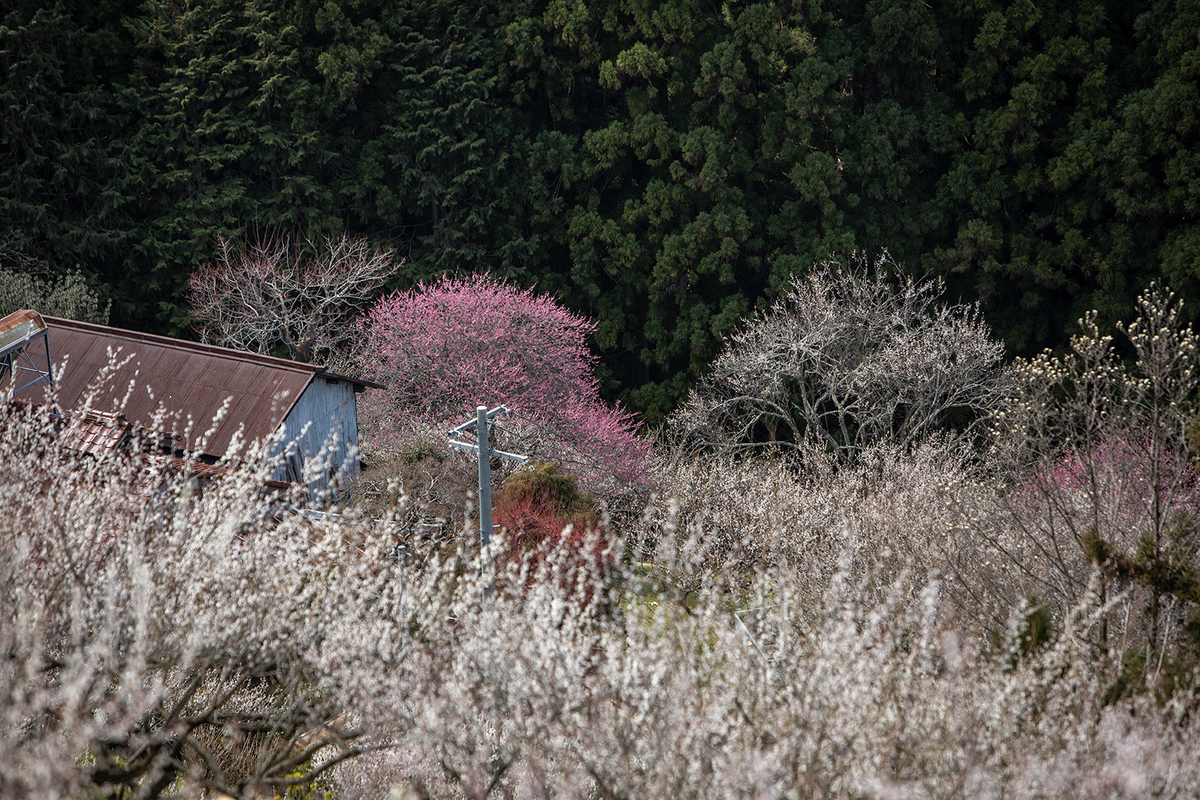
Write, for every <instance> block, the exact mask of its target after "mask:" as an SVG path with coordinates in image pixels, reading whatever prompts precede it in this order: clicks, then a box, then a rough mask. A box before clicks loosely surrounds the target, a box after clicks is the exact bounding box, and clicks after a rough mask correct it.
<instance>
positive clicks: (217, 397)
mask: <svg viewBox="0 0 1200 800" xmlns="http://www.w3.org/2000/svg"><path fill="white" fill-rule="evenodd" d="M45 321H46V325H47V328H48V331H49V337H50V357H51V358H52V359H53V360H54V363H55V365H60V364H61V362H62V361H63V360H64V359H66V361H67V364H66V368H65V369H64V370H63V372H62V374H61V375H60V376H57V377H58V387H57V388H58V403H59V405H60V406H61V407H62V408H63V409H68V410H69V409H75V408H77V407H78V406H80V405H81V404H82V403H83V402H84V400H85V398H86V397H87V396H88V394H89V391H93V390H94V391H96V394H95V396H94V398H93V399H92V403H91V407H92V408H93V409H95V410H97V411H101V412H106V413H113V412H117V413H122V414H123V415H124V417H125V418H126V419H128V420H129V421H130V422H132V423H134V424H137V425H141V426H149V425H150V424H151V423H152V421H153V417H154V415H155V413H156V412H157V411H158V410H159V408H160V407H161V408H162V409H165V410H166V411H167V412H168V413H170V414H175V415H178V419H176V420H174V421H173V422H168V423H167V426H168V429H169V430H168V431H167V432H168V433H173V434H174V435H175V436H176V437H177V438H176V443H177V446H178V447H185V448H188V449H192V448H195V447H197V438H198V437H199V436H200V435H202V434H204V433H205V431H207V430H208V429H209V428H210V427H212V420H213V418H214V416H215V415H216V414H217V413H218V411H219V410H220V408H221V406H222V404H224V402H225V400H226V398H229V399H230V405H229V412H228V414H227V415H226V416H225V417H224V419H223V420H222V421H221V422H220V423H218V424H217V426H216V429H215V431H214V432H213V435H212V436H211V437H210V438H209V441H208V442H207V444H206V445H205V446H204V447H203V450H202V452H204V453H205V454H208V455H212V456H217V457H220V456H223V455H224V454H225V451H226V449H227V448H228V447H229V443H230V441H231V440H232V438H233V436H234V434H235V433H236V432H237V430H238V429H239V428H241V429H242V430H243V434H242V435H243V438H244V439H245V440H247V441H249V440H253V439H260V438H263V437H265V436H269V435H270V434H272V433H274V432H275V431H276V430H277V429H278V428H279V426H280V425H281V424H282V423H283V421H284V419H285V418H286V417H287V415H288V413H289V412H290V411H291V410H292V407H293V406H294V405H295V403H296V401H297V400H298V399H299V398H300V395H301V394H303V393H304V390H305V389H306V388H308V385H309V383H310V382H311V381H312V379H313V378H314V377H315V376H317V375H324V376H325V377H329V378H331V379H337V380H346V381H350V382H352V383H355V384H357V385H360V386H361V385H367V384H365V383H364V382H363V381H356V380H353V379H350V378H346V377H343V376H337V375H330V374H327V373H325V372H324V370H323V368H321V367H318V366H315V365H313V364H304V363H300V362H297V361H287V360H285V359H281V358H272V357H270V356H261V355H257V354H254V353H244V352H241V351H238V350H230V349H228V348H225V347H216V346H214V345H206V344H197V343H195V342H187V341H183V340H180V339H171V338H168V337H166V336H154V335H152V334H147V333H138V332H136V331H127V330H122V329H120V328H111V327H108V326H105V325H94V324H91V323H86V322H76V321H74V320H67V319H58V318H56V317H45ZM42 358H43V359H44V356H43V357H42ZM110 364H115V365H116V366H115V369H112V370H110ZM131 383H132V385H133V388H132V390H130V385H131ZM127 394H128V399H127V400H125V399H124V398H125V397H126V395H127ZM122 403H124V404H123V406H122ZM189 415H190V416H191V418H192V419H193V420H195V425H194V426H193V430H192V434H191V436H190V441H187V442H185V441H183V437H182V434H183V433H184V427H185V426H186V425H187V418H188V416H189Z"/></svg>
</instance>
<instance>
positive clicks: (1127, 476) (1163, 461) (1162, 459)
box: [1010, 435, 1200, 539]
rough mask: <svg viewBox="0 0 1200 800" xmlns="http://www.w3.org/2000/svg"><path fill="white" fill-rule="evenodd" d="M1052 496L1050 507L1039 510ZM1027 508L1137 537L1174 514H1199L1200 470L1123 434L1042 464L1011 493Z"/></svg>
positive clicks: (1177, 454) (1178, 454)
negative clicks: (1075, 517)
mask: <svg viewBox="0 0 1200 800" xmlns="http://www.w3.org/2000/svg"><path fill="white" fill-rule="evenodd" d="M1042 498H1045V499H1051V498H1052V499H1053V501H1054V502H1053V504H1052V505H1053V506H1054V508H1052V509H1043V506H1044V505H1045V501H1044V500H1043V499H1042ZM1010 501H1011V502H1012V503H1013V505H1014V506H1015V507H1017V508H1024V509H1025V510H1026V511H1027V512H1035V511H1036V510H1038V509H1041V510H1042V512H1043V513H1045V512H1049V513H1056V514H1072V515H1074V514H1079V515H1081V516H1083V517H1085V518H1087V519H1090V520H1092V521H1094V522H1096V523H1097V524H1098V525H1099V526H1100V528H1101V531H1100V532H1101V533H1102V534H1105V535H1115V536H1117V538H1118V539H1125V538H1130V539H1132V538H1136V536H1138V535H1140V534H1142V533H1145V532H1147V531H1149V530H1151V529H1154V528H1155V527H1157V526H1156V524H1155V521H1156V520H1159V521H1168V520H1170V519H1171V518H1173V517H1175V516H1177V515H1179V514H1189V515H1193V516H1194V515H1196V514H1198V513H1200V472H1198V471H1197V470H1196V467H1195V466H1194V465H1192V464H1191V463H1190V461H1189V460H1188V458H1187V455H1186V453H1184V452H1182V451H1179V450H1177V449H1176V450H1172V449H1167V448H1165V447H1164V446H1163V443H1162V442H1160V441H1158V440H1155V439H1150V438H1147V437H1145V436H1137V435H1128V436H1123V437H1113V438H1109V439H1105V440H1102V441H1100V442H1099V443H1097V444H1095V445H1093V446H1091V447H1078V448H1074V449H1072V450H1070V451H1069V452H1067V453H1065V454H1064V455H1062V456H1061V457H1060V458H1059V459H1058V460H1057V461H1056V462H1053V463H1050V464H1047V465H1044V466H1043V467H1042V468H1041V469H1040V470H1039V471H1038V472H1037V473H1036V474H1035V476H1034V477H1033V478H1032V479H1031V481H1030V482H1029V483H1028V484H1026V485H1023V486H1021V487H1019V488H1018V489H1017V490H1016V491H1014V492H1012V493H1011V494H1010Z"/></svg>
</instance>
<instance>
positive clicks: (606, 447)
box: [359, 275, 650, 495]
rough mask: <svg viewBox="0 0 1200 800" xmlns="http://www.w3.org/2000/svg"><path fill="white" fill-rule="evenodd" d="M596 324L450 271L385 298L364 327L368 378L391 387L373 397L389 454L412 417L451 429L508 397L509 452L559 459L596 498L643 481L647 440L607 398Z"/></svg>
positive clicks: (539, 298) (368, 417)
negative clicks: (594, 347)
mask: <svg viewBox="0 0 1200 800" xmlns="http://www.w3.org/2000/svg"><path fill="white" fill-rule="evenodd" d="M593 328H594V324H593V323H592V322H590V321H588V320H587V319H585V318H583V317H581V316H578V315H576V314H574V313H572V312H571V311H569V310H568V309H566V308H564V307H563V306H561V305H559V303H558V302H556V301H555V300H554V299H553V298H551V297H547V296H544V295H537V294H535V293H534V292H533V291H532V290H522V289H517V288H514V287H512V286H508V285H506V284H504V283H502V282H501V281H498V280H496V279H495V278H492V277H490V276H487V275H476V276H471V277H466V278H450V277H446V278H442V279H441V280H439V281H437V282H435V283H431V284H420V285H418V286H416V287H415V288H413V289H411V290H409V291H406V292H397V293H395V294H392V295H389V296H386V297H384V298H382V299H381V300H379V301H378V302H377V303H376V304H375V305H374V306H373V307H372V308H371V309H370V311H369V313H368V314H367V317H366V319H365V321H364V322H363V324H362V333H363V347H362V350H361V352H360V355H359V359H360V368H361V371H362V373H363V374H364V375H365V376H366V377H368V378H371V379H373V380H376V381H378V382H380V383H382V384H383V385H384V386H385V387H386V389H385V390H384V391H383V392H379V393H377V394H376V395H375V396H374V397H373V398H370V399H368V400H367V402H366V403H364V411H363V417H364V429H365V432H366V433H368V434H369V438H371V440H372V444H373V445H374V446H375V447H377V448H379V449H381V450H384V451H386V450H388V449H389V448H392V449H395V448H398V447H400V446H401V445H402V443H403V440H404V438H405V435H406V434H405V431H410V430H412V429H413V427H414V422H413V420H420V421H424V422H425V423H429V424H428V425H427V427H428V428H430V429H434V430H437V429H438V427H437V426H441V427H442V428H443V429H444V427H445V423H454V422H458V421H461V420H462V419H466V418H467V416H470V415H473V414H474V410H475V407H476V406H477V405H487V406H489V407H494V406H497V405H500V404H504V405H506V406H508V407H509V409H511V410H512V412H513V413H512V414H511V415H510V416H509V417H507V418H506V419H505V420H504V423H503V428H502V430H503V432H504V435H507V436H508V437H510V438H509V439H506V441H507V442H508V443H509V446H510V447H513V448H516V449H518V450H519V452H522V453H524V454H528V455H532V456H537V457H539V458H542V459H546V460H551V461H555V462H558V463H560V464H561V465H562V466H563V467H564V468H565V469H566V470H568V471H569V472H571V473H572V474H575V475H577V476H578V477H579V479H580V482H581V485H582V486H583V487H584V488H586V489H587V490H588V491H591V492H594V493H598V494H602V495H603V494H613V493H618V492H621V491H624V490H626V489H629V488H632V487H636V486H639V485H641V484H642V483H644V482H645V480H646V474H647V462H648V457H649V447H650V446H649V444H648V443H647V442H646V440H645V439H643V438H641V437H639V436H638V435H637V433H636V425H635V423H634V421H633V417H632V415H631V414H629V413H627V412H624V411H622V410H620V409H619V408H617V409H614V408H610V407H608V406H607V405H605V404H604V402H603V401H602V400H601V399H600V395H599V385H598V384H597V382H596V379H595V378H594V377H593V369H594V367H595V364H596V358H595V356H594V355H592V353H591V352H590V351H589V349H588V346H587V337H588V335H589V334H590V333H591V332H592V330H593Z"/></svg>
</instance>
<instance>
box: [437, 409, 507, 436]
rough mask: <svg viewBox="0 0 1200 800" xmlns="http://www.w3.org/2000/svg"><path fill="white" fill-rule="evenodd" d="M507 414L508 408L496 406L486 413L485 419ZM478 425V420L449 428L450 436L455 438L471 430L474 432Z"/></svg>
mask: <svg viewBox="0 0 1200 800" xmlns="http://www.w3.org/2000/svg"><path fill="white" fill-rule="evenodd" d="M507 413H508V406H496V407H495V408H493V409H492V410H491V411H489V412H487V418H488V419H495V418H496V416H497V415H498V414H507ZM478 425H479V420H478V419H471V420H467V421H466V422H464V423H463V424H462V425H459V426H458V427H455V428H451V429H450V435H451V436H457V435H459V434H460V433H466V432H467V431H473V430H475V428H476V427H477V426H478Z"/></svg>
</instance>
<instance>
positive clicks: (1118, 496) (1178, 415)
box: [980, 287, 1200, 672]
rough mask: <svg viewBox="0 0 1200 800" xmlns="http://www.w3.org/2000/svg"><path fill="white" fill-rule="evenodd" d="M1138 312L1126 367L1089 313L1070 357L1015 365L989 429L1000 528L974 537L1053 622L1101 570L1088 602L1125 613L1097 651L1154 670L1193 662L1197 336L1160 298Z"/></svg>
mask: <svg viewBox="0 0 1200 800" xmlns="http://www.w3.org/2000/svg"><path fill="white" fill-rule="evenodd" d="M1139 312H1140V313H1139V316H1138V318H1137V319H1136V320H1135V321H1133V322H1131V323H1130V324H1129V325H1127V326H1120V328H1119V329H1120V331H1121V333H1122V334H1123V335H1124V337H1125V338H1126V339H1127V342H1128V345H1129V347H1130V349H1131V351H1132V353H1133V356H1134V357H1133V358H1132V359H1126V358H1124V357H1123V356H1122V354H1120V353H1118V352H1117V350H1116V348H1115V347H1114V344H1113V339H1112V337H1110V336H1106V335H1103V334H1102V333H1101V332H1100V330H1099V328H1098V326H1097V325H1096V319H1095V315H1094V314H1092V315H1088V316H1087V317H1085V318H1084V319H1083V320H1081V321H1080V323H1081V327H1082V332H1081V333H1080V335H1078V336H1076V337H1075V338H1074V339H1073V340H1072V350H1071V352H1069V353H1066V354H1063V355H1055V354H1051V353H1044V354H1042V355H1040V356H1038V357H1036V358H1033V359H1030V360H1028V361H1018V362H1017V363H1016V364H1015V365H1014V368H1013V371H1012V372H1013V376H1014V378H1015V382H1016V388H1017V392H1016V393H1015V395H1014V397H1013V398H1011V399H1010V400H1009V401H1008V402H1006V403H1005V404H1003V405H1002V406H1001V407H1000V408H999V409H997V411H996V412H995V414H994V415H993V418H992V425H993V435H994V446H993V449H992V453H991V463H992V466H993V469H994V470H995V471H996V473H997V474H998V475H999V476H1000V477H1001V478H1002V480H1003V482H1004V484H1005V486H1004V491H1002V492H1000V493H998V494H997V495H996V500H997V503H996V506H997V508H996V513H997V514H998V515H999V521H998V524H993V525H992V527H991V529H989V530H983V529H981V530H980V533H981V536H980V538H981V540H982V542H983V543H984V545H985V546H986V547H988V548H990V549H992V550H993V551H994V552H995V553H996V554H997V556H998V557H999V558H1002V559H1005V560H1007V561H1009V562H1011V564H1012V565H1013V567H1014V568H1013V570H1012V580H1011V582H1010V584H1009V585H1010V586H1011V587H1012V589H1013V590H1015V591H1017V592H1019V593H1021V594H1024V595H1037V596H1039V597H1041V598H1042V599H1044V600H1045V601H1046V602H1047V603H1049V604H1050V606H1051V608H1052V609H1053V610H1054V611H1055V613H1056V614H1057V616H1059V617H1060V618H1061V617H1062V616H1063V615H1064V614H1066V613H1067V611H1068V610H1069V609H1070V608H1072V607H1074V606H1075V605H1077V604H1078V603H1079V602H1080V599H1081V598H1082V597H1083V596H1084V594H1085V593H1086V592H1087V591H1088V589H1089V586H1090V585H1091V584H1090V581H1091V580H1092V577H1093V574H1094V572H1095V570H1096V569H1097V568H1100V570H1101V576H1102V581H1101V586H1100V591H1101V594H1103V595H1105V596H1108V595H1116V596H1117V597H1118V598H1119V600H1118V601H1117V602H1119V603H1120V604H1121V606H1122V610H1123V612H1124V613H1122V614H1117V615H1114V617H1113V619H1112V620H1111V621H1110V622H1109V623H1107V624H1106V625H1104V626H1101V627H1099V628H1097V629H1096V633H1097V637H1098V641H1097V644H1098V645H1100V646H1103V647H1109V646H1112V642H1113V641H1114V640H1116V641H1119V642H1121V643H1122V645H1121V646H1123V647H1126V646H1127V647H1129V648H1130V649H1131V650H1136V651H1140V653H1141V660H1142V661H1143V663H1145V664H1154V665H1155V666H1154V670H1155V671H1157V672H1162V670H1163V669H1164V668H1166V667H1170V666H1171V665H1172V663H1173V662H1174V660H1175V659H1177V658H1183V659H1185V660H1188V661H1190V660H1192V659H1194V658H1197V657H1200V628H1198V627H1196V623H1195V622H1193V621H1191V620H1193V619H1194V620H1197V621H1200V605H1198V601H1200V578H1198V577H1196V576H1195V575H1194V570H1193V569H1192V568H1191V566H1190V565H1191V564H1192V563H1194V559H1195V554H1196V552H1197V550H1198V549H1200V529H1198V528H1197V512H1198V511H1200V507H1198V504H1200V484H1198V481H1197V478H1198V477H1200V476H1198V475H1197V470H1196V468H1195V466H1194V465H1193V463H1192V459H1191V455H1190V453H1189V452H1188V441H1187V429H1188V425H1189V424H1190V423H1191V421H1192V419H1193V418H1194V417H1195V415H1196V413H1197V405H1196V392H1197V390H1198V389H1200V360H1198V359H1200V338H1198V337H1197V336H1196V334H1195V333H1194V332H1193V331H1192V329H1191V326H1190V325H1185V324H1184V322H1183V319H1184V315H1183V310H1182V307H1181V306H1180V304H1179V303H1178V302H1177V301H1176V300H1175V299H1174V297H1173V296H1172V295H1171V294H1170V293H1169V292H1164V291H1161V290H1159V289H1157V288H1153V287H1152V288H1151V289H1150V290H1148V291H1147V292H1145V293H1144V294H1143V295H1142V297H1141V298H1140V299H1139ZM1010 591H1011V590H1010ZM1010 599H1013V598H1011V596H1010ZM1189 629H1192V632H1191V633H1188V630H1189Z"/></svg>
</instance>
